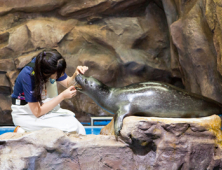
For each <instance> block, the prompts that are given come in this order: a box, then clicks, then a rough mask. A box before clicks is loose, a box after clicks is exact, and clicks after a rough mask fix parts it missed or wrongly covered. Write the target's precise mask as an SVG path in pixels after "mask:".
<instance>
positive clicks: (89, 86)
mask: <svg viewBox="0 0 222 170" xmlns="http://www.w3.org/2000/svg"><path fill="white" fill-rule="evenodd" d="M75 80H76V83H77V85H76V86H75V88H76V90H78V91H79V92H81V93H84V94H86V95H88V96H90V97H91V98H94V97H95V96H96V94H100V95H101V94H104V93H108V91H109V88H108V87H107V86H106V85H105V84H103V83H101V82H100V81H98V80H97V79H95V78H93V77H86V76H84V75H82V74H78V75H77V76H76V78H75Z"/></svg>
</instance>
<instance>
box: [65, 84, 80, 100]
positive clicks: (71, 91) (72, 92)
mask: <svg viewBox="0 0 222 170" xmlns="http://www.w3.org/2000/svg"><path fill="white" fill-rule="evenodd" d="M76 93H77V91H76V89H75V87H74V86H70V87H69V88H67V89H66V90H64V91H63V92H62V93H61V94H62V96H63V99H70V98H72V97H73V96H75V95H76Z"/></svg>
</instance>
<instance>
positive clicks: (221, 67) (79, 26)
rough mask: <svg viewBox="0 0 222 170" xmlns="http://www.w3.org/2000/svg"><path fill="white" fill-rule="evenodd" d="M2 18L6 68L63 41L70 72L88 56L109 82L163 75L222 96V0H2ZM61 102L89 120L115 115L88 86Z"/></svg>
mask: <svg viewBox="0 0 222 170" xmlns="http://www.w3.org/2000/svg"><path fill="white" fill-rule="evenodd" d="M0 25H1V27H0V60H1V61H0V71H1V72H2V73H6V72H7V76H8V74H9V72H11V73H10V75H12V73H13V72H14V73H16V72H17V71H16V70H17V68H21V67H22V66H24V64H25V63H26V62H27V61H29V60H30V58H31V56H34V54H35V53H36V52H38V51H40V50H42V49H45V48H56V49H57V50H58V51H59V52H61V54H62V55H63V56H64V57H65V58H66V60H67V63H68V67H67V73H68V75H70V76H71V75H72V74H73V72H74V71H75V68H76V66H77V65H80V64H81V65H86V66H88V67H89V71H87V73H86V74H87V76H93V77H95V78H97V79H99V80H100V81H102V82H103V83H105V84H107V85H109V86H114V87H119V86H126V85H128V84H131V83H137V82H145V81H150V80H151V81H153V80H157V81H164V82H168V83H171V84H173V85H176V86H178V87H181V88H185V89H186V90H187V91H189V92H193V93H198V94H202V95H204V96H206V97H209V98H212V99H214V100H217V101H219V102H222V98H221V95H222V86H221V84H222V82H221V81H222V79H221V74H222V64H221V63H222V61H221V57H222V55H221V54H222V50H221V49H222V48H221V47H222V46H221V44H222V36H221V32H222V5H221V1H220V0H197V1H182V0H154V1H145V0H90V1H86V0H82V1H79V0H73V1H67V0H62V1H58V0H45V1H43V0H40V1H38V2H37V1H34V0H30V1H27V2H26V1H24V0H20V1H16V0H9V1H0ZM5 59H7V60H5ZM6 61H10V62H9V64H8V65H2V63H3V64H4V62H6ZM13 63H15V64H16V67H15V65H13ZM8 77H10V76H8ZM11 77H12V76H11ZM12 82H13V80H12V79H11V78H10V84H11V89H12V86H13V83H12ZM0 88H1V87H0ZM61 90H63V88H62V87H59V91H60V92H61ZM62 106H64V107H65V108H69V109H70V110H72V111H75V113H76V116H77V118H79V119H81V120H82V121H86V120H87V121H88V120H89V118H90V116H102V115H109V113H107V112H106V111H104V110H102V109H100V108H98V106H96V104H95V103H94V102H93V101H91V100H90V99H89V98H88V97H87V96H84V95H82V94H78V95H77V96H76V97H75V98H73V99H71V100H70V101H68V102H67V101H65V102H63V103H62Z"/></svg>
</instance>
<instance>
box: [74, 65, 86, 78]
mask: <svg viewBox="0 0 222 170" xmlns="http://www.w3.org/2000/svg"><path fill="white" fill-rule="evenodd" d="M88 69H89V68H88V67H87V66H77V68H76V71H75V73H74V74H75V75H76V76H77V75H78V74H84V73H85V72H86V71H87V70H88Z"/></svg>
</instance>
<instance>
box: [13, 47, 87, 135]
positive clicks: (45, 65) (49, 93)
mask: <svg viewBox="0 0 222 170" xmlns="http://www.w3.org/2000/svg"><path fill="white" fill-rule="evenodd" d="M65 69H66V61H65V59H64V58H63V57H62V55H61V54H60V53H59V52H58V51H57V50H54V49H53V50H45V51H43V52H41V53H39V54H38V55H37V56H36V57H34V58H33V59H32V61H31V62H30V63H29V64H28V65H27V66H25V67H24V68H23V69H22V71H21V72H20V73H19V75H18V77H17V79H16V82H15V86H14V91H13V94H12V95H11V97H12V106H11V108H12V113H11V114H12V119H13V122H14V124H15V125H16V126H20V127H21V128H22V129H24V130H25V131H35V130H40V129H42V128H57V129H60V130H62V131H64V132H74V133H78V134H84V135H85V134H86V133H85V129H84V127H83V125H82V124H81V123H80V122H79V121H78V120H77V119H76V118H75V117H74V116H75V114H74V113H73V112H71V111H69V110H66V109H62V108H60V103H61V102H62V101H63V100H64V99H69V98H72V97H73V96H75V95H76V93H77V91H76V89H75V88H74V86H70V85H72V84H73V82H74V81H75V80H74V79H75V76H76V75H78V74H79V73H81V74H84V73H85V71H87V70H88V67H86V66H78V67H77V69H76V71H75V73H74V74H73V76H72V77H69V76H67V74H66V73H65ZM55 79H56V82H58V83H60V84H61V85H63V86H64V87H66V88H67V89H66V90H64V91H63V92H62V93H60V94H58V90H57V85H56V82H55Z"/></svg>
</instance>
